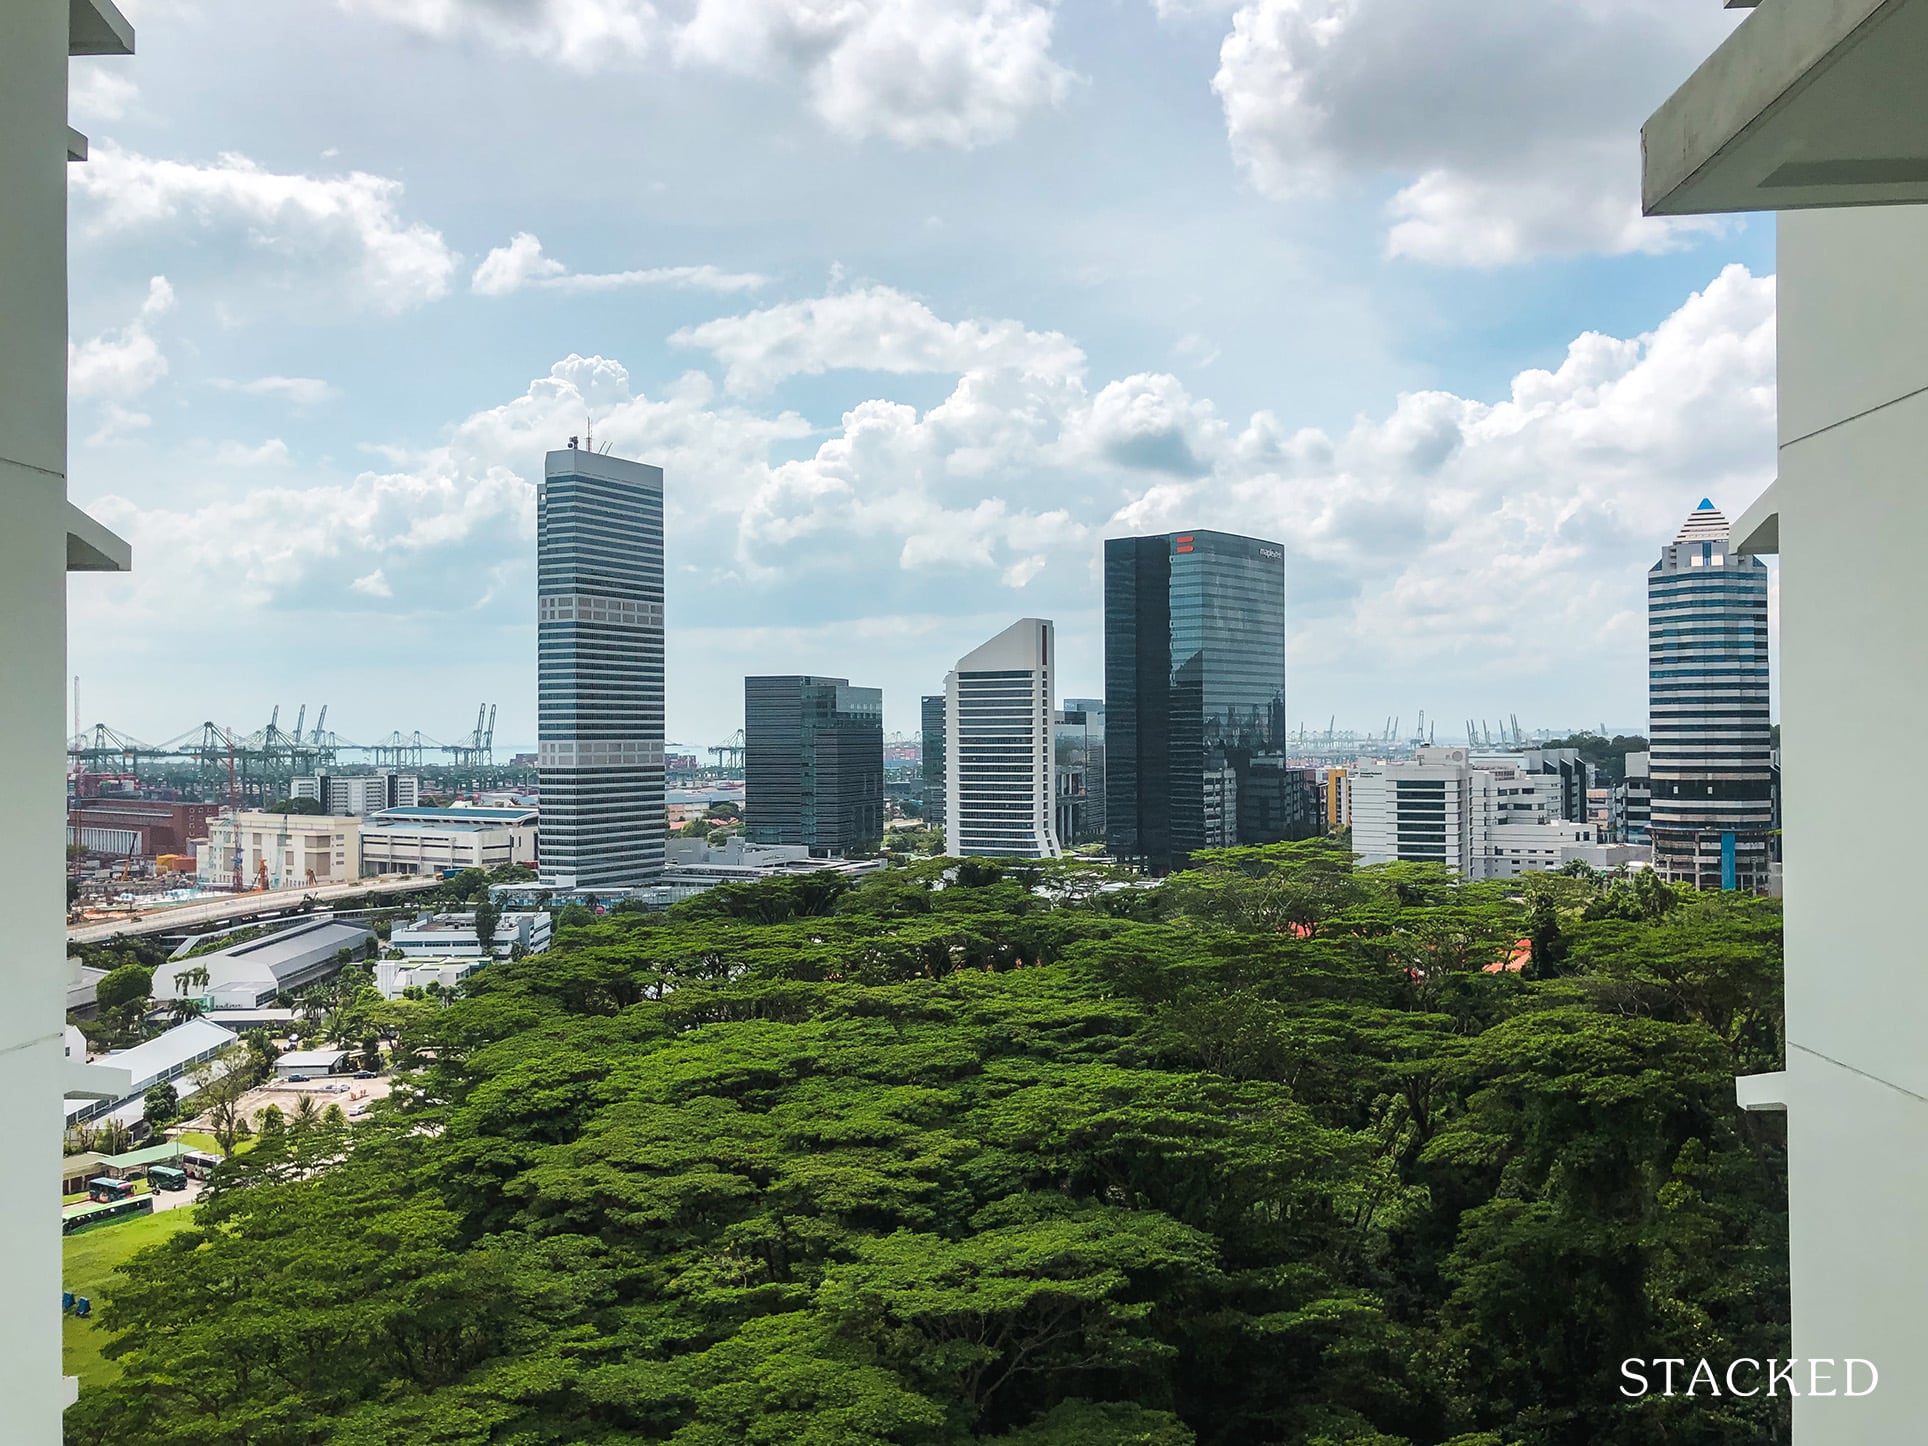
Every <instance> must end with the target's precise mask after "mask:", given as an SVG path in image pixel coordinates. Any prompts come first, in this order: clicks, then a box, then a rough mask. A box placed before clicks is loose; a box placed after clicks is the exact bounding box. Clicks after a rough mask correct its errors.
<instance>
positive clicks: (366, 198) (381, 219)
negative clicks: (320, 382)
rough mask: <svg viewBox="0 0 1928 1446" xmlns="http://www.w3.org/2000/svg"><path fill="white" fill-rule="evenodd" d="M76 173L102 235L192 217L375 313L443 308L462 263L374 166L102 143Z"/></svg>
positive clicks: (294, 277) (87, 218) (292, 277)
mask: <svg viewBox="0 0 1928 1446" xmlns="http://www.w3.org/2000/svg"><path fill="white" fill-rule="evenodd" d="M70 174H71V176H72V180H71V185H72V187H73V191H74V194H75V195H76V196H77V197H79V198H80V199H81V200H82V202H83V206H82V208H81V214H82V219H83V224H84V225H85V226H86V227H87V228H88V229H89V230H90V231H92V232H94V233H97V234H99V233H108V232H129V233H135V232H146V231H152V230H154V229H156V228H159V227H162V226H176V225H179V224H180V223H181V222H183V221H185V222H189V223H192V224H193V225H195V226H198V227H199V228H201V229H202V230H204V231H206V232H208V233H210V234H212V235H216V236H220V237H222V238H224V239H226V240H228V241H230V242H231V243H232V244H233V245H234V246H236V247H237V248H240V249H245V250H247V251H252V252H254V253H257V254H259V255H263V256H266V257H269V258H272V261H273V263H274V265H275V267H276V268H277V270H278V273H279V274H280V276H281V278H282V279H283V281H284V282H285V283H286V284H288V285H294V284H297V283H298V284H300V285H301V286H303V287H312V286H314V285H315V283H316V281H317V279H321V280H323V281H324V283H325V284H328V285H329V287H330V290H331V291H335V290H338V291H339V292H340V293H341V294H342V295H344V296H345V297H346V299H347V300H348V301H350V302H351V303H353V304H355V305H358V306H362V307H366V308H369V309H372V310H375V311H381V312H389V313H393V312H400V311H406V310H408V309H409V308H411V307H414V306H419V305H421V304H422V303H424V302H429V301H434V300H436V299H438V298H440V297H442V296H444V295H446V294H447V293H448V289H449V281H450V278H451V277H452V276H453V275H454V273H455V268H456V262H457V257H456V255H455V253H454V252H453V251H451V250H450V249H449V247H448V245H447V243H446V242H444V241H443V239H442V235H441V233H440V232H439V231H436V230H435V229H433V228H432V227H429V226H426V225H423V224H422V223H420V222H411V221H407V220H404V219H403V217H402V215H401V213H400V210H399V204H400V201H401V196H402V183H401V182H400V181H396V180H391V179H389V178H387V177H384V176H374V175H370V174H368V173H367V172H365V171H351V172H349V173H348V174H346V175H338V176H308V175H294V174H283V173H279V172H275V171H268V170H264V169H263V168H262V167H260V166H258V165H256V164H255V163H254V162H253V161H251V160H249V159H248V158H247V157H246V156H242V155H237V154H233V153H228V154H225V155H222V156H221V157H219V158H218V159H217V160H216V161H215V162H214V163H213V164H212V165H195V164H192V163H190V162H186V161H171V160H157V159H154V158H151V157H148V156H143V155H140V154H137V153H136V152H133V151H126V150H122V149H120V148H119V147H117V146H114V145H112V144H102V145H100V146H97V147H95V148H94V151H93V158H92V160H90V161H89V162H88V164H86V165H84V166H75V167H74V168H73V169H72V172H71V173H70Z"/></svg>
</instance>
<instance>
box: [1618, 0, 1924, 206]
mask: <svg viewBox="0 0 1928 1446" xmlns="http://www.w3.org/2000/svg"><path fill="white" fill-rule="evenodd" d="M1728 8H1730V9H1749V10H1751V11H1752V13H1751V14H1750V15H1748V16H1747V18H1746V19H1745V20H1743V21H1742V22H1741V23H1740V24H1739V25H1738V26H1737V27H1736V28H1735V29H1734V32H1733V33H1732V34H1731V35H1729V36H1728V37H1727V39H1726V41H1725V42H1723V43H1722V44H1721V46H1720V48H1719V49H1717V50H1715V52H1714V53H1713V54H1712V55H1710V56H1709V57H1708V58H1707V59H1706V61H1704V62H1703V63H1702V65H1701V67H1700V68H1699V69H1698V70H1696V71H1695V72H1694V74H1693V75H1692V77H1691V78H1689V79H1688V81H1687V83H1686V84H1685V85H1683V86H1681V88H1680V89H1679V90H1677V91H1675V92H1674V94H1673V95H1672V96H1670V97H1669V98H1668V100H1667V102H1666V103H1665V104H1664V105H1662V106H1661V107H1660V109H1659V110H1657V111H1655V112H1654V114H1653V116H1652V117H1651V118H1650V119H1649V120H1648V121H1647V124H1646V125H1645V126H1644V127H1643V128H1642V130H1641V133H1640V140H1641V152H1642V164H1641V205H1642V209H1643V210H1644V211H1645V212H1646V214H1648V215H1650V216H1693V215H1711V214H1718V213H1728V212H1742V211H1794V210H1804V209H1809V208H1813V207H1824V206H1828V207H1831V206H1879V205H1903V204H1912V203H1917V202H1924V201H1928V106H1924V105H1923V104H1922V103H1921V78H1922V75H1923V74H1924V72H1925V71H1928V0H1765V3H1762V4H1759V5H1754V4H1748V3H1736V0H1729V7H1728Z"/></svg>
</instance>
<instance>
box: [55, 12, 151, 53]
mask: <svg viewBox="0 0 1928 1446" xmlns="http://www.w3.org/2000/svg"><path fill="white" fill-rule="evenodd" d="M67 53H68V54H69V55H132V54H133V53H134V27H133V26H131V25H129V24H128V23H127V17H126V16H125V15H123V14H121V13H120V11H119V10H118V9H117V8H116V7H115V5H114V0H67Z"/></svg>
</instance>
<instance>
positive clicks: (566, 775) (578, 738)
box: [536, 438, 667, 891]
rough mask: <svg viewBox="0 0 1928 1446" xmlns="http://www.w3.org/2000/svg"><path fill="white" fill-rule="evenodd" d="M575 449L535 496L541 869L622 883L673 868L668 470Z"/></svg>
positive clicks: (554, 456) (596, 886)
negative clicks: (666, 707) (667, 714)
mask: <svg viewBox="0 0 1928 1446" xmlns="http://www.w3.org/2000/svg"><path fill="white" fill-rule="evenodd" d="M573 441H574V439H573V438H572V439H571V442H572V445H571V446H570V447H568V448H567V449H565V450H563V451H559V452H551V453H549V455H548V457H547V459H546V460H545V465H544V469H543V470H544V477H543V483H542V489H541V492H540V494H539V497H538V500H537V505H536V594H537V596H536V635H537V663H536V688H537V710H536V711H537V725H538V739H539V745H538V746H539V751H538V754H537V766H538V768H539V769H540V773H541V781H542V825H541V841H540V845H539V847H540V854H541V864H540V871H541V875H542V882H543V883H544V884H546V885H548V886H550V887H552V888H558V889H583V890H609V891H618V890H622V889H628V888H634V887H636V886H638V885H640V884H643V883H646V882H647V881H648V880H649V879H650V878H651V877H652V876H653V875H655V874H657V873H659V872H661V870H662V867H663V840H664V834H665V833H666V831H667V829H666V823H665V816H664V808H663V473H662V469H661V468H659V467H649V466H645V465H644V464H642V463H640V462H629V461H625V460H624V459H623V458H621V457H610V456H606V455H598V454H595V453H592V452H589V451H588V450H586V449H580V448H577V447H576V446H574V445H573Z"/></svg>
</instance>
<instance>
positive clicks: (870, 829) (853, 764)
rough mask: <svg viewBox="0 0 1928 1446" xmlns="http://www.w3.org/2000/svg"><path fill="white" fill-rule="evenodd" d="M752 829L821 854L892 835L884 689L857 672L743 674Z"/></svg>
mask: <svg viewBox="0 0 1928 1446" xmlns="http://www.w3.org/2000/svg"><path fill="white" fill-rule="evenodd" d="M743 807H744V834H745V836H746V837H747V838H748V839H749V840H750V842H751V843H761V844H801V845H803V846H804V847H805V848H808V849H809V850H810V852H811V853H813V854H817V855H821V856H833V855H842V854H848V853H859V852H868V851H871V850H874V849H876V848H878V847H879V846H880V845H881V844H882V843H883V841H884V695H883V691H882V690H881V689H878V688H853V687H851V686H850V680H849V679H847V678H807V677H796V676H790V677H777V678H745V679H744V680H743Z"/></svg>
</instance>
